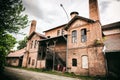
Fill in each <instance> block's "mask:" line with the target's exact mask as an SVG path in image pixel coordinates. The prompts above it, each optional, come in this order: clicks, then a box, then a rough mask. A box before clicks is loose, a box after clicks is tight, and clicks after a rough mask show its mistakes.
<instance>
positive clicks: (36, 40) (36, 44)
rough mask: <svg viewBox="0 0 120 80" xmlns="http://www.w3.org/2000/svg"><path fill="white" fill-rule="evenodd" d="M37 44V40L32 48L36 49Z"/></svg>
mask: <svg viewBox="0 0 120 80" xmlns="http://www.w3.org/2000/svg"><path fill="white" fill-rule="evenodd" d="M37 42H38V41H37V40H35V45H34V48H36V47H37Z"/></svg>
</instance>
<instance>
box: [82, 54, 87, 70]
mask: <svg viewBox="0 0 120 80" xmlns="http://www.w3.org/2000/svg"><path fill="white" fill-rule="evenodd" d="M82 68H88V56H82Z"/></svg>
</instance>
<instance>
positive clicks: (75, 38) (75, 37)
mask: <svg viewBox="0 0 120 80" xmlns="http://www.w3.org/2000/svg"><path fill="white" fill-rule="evenodd" d="M76 42H77V31H76V30H74V31H72V43H76Z"/></svg>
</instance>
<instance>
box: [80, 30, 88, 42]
mask: <svg viewBox="0 0 120 80" xmlns="http://www.w3.org/2000/svg"><path fill="white" fill-rule="evenodd" d="M85 41H87V30H86V29H82V30H81V42H85Z"/></svg>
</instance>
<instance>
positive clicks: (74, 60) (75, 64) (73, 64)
mask: <svg viewBox="0 0 120 80" xmlns="http://www.w3.org/2000/svg"><path fill="white" fill-rule="evenodd" d="M72 66H73V67H77V59H76V58H73V59H72Z"/></svg>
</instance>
